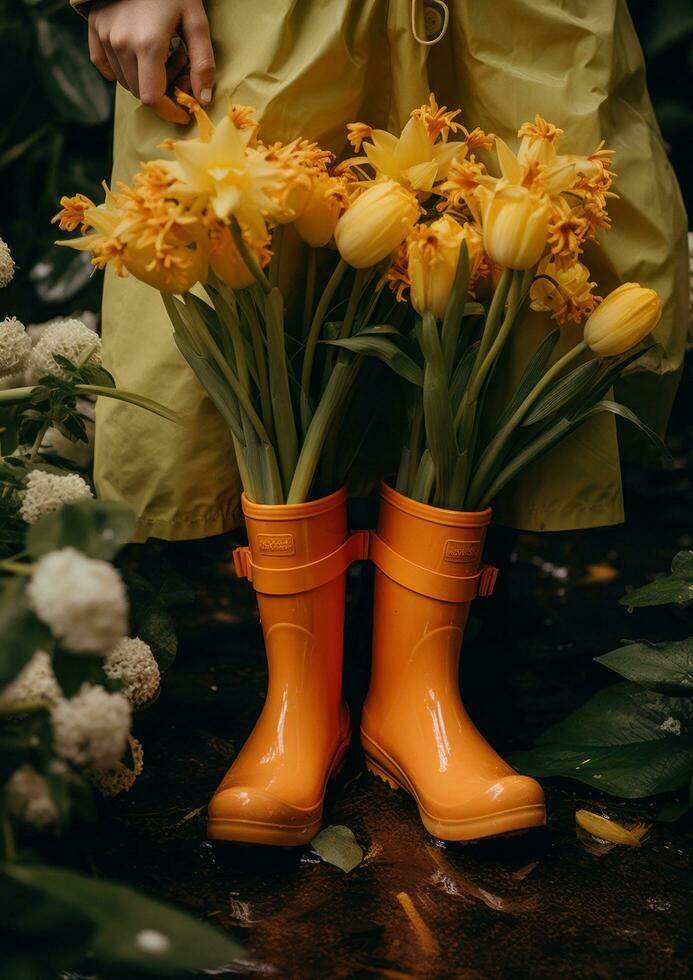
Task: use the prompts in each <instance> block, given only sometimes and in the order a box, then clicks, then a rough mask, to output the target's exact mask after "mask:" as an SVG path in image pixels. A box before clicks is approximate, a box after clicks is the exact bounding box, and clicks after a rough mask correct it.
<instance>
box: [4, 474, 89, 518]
mask: <svg viewBox="0 0 693 980" xmlns="http://www.w3.org/2000/svg"><path fill="white" fill-rule="evenodd" d="M91 497H93V494H92V492H91V490H90V488H89V485H88V484H87V482H86V481H85V480H83V479H82V477H81V476H78V475H77V474H76V473H70V474H68V475H67V476H61V475H59V474H57V473H46V472H45V471H44V470H33V471H32V472H31V473H30V474H29V477H28V479H27V481H26V487H25V489H24V490H22V492H21V500H22V503H21V507H20V510H19V514H20V516H21V518H22V520H23V521H26V523H27V524H36V522H37V521H40V520H41V518H42V517H45V516H46V515H47V514H52V513H53V512H54V511H56V510H60V508H61V507H63V506H64V505H65V504H74V503H76V502H77V501H78V500H88V499H89V498H91Z"/></svg>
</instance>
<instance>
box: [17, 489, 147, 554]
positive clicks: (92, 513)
mask: <svg viewBox="0 0 693 980" xmlns="http://www.w3.org/2000/svg"><path fill="white" fill-rule="evenodd" d="M135 522H136V517H135V512H134V511H133V510H132V508H131V507H129V506H128V505H127V504H123V503H119V502H117V501H107V500H83V501H80V502H79V503H75V504H67V505H66V506H65V507H61V508H60V510H58V511H56V512H55V513H54V514H49V515H48V516H47V517H44V518H43V519H42V520H40V521H39V522H38V523H37V524H32V525H31V527H30V528H29V530H28V532H27V538H26V547H27V551H28V552H29V554H30V555H31V557H32V558H40V557H41V555H45V554H46V553H47V552H49V551H56V550H57V549H59V548H67V547H72V548H77V550H78V551H82V552H84V554H85V555H88V556H89V557H90V558H103V559H105V560H107V561H110V559H112V558H113V557H114V556H115V555H116V554H117V553H118V552H119V551H120V549H121V548H122V547H123V545H125V544H127V543H128V542H129V541H130V539H131V538H132V534H133V531H134V529H135Z"/></svg>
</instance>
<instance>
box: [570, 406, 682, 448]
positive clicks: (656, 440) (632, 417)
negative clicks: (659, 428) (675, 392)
mask: <svg viewBox="0 0 693 980" xmlns="http://www.w3.org/2000/svg"><path fill="white" fill-rule="evenodd" d="M600 412H610V413H611V414H612V415H618V416H619V417H620V418H622V419H626V421H628V422H631V423H632V424H633V425H635V426H637V428H638V429H640V431H641V432H642V434H643V435H644V436H646V437H647V439H648V440H649V441H650V442H651V443H652V445H653V446H654V448H655V449H656V450H657V452H658V453H659V455H660V456H661V457H662V459H664V460H666V461H667V462H669V463H671V462H673V457H672V455H671V453H670V452H669V449H668V448H667V446H666V443H665V442H664V440H663V439H661V438H660V436H659V435H657V433H656V432H655V431H654V429H651V428H650V427H649V425H646V424H645V423H644V422H643V421H642V420H641V419H639V418H638V416H637V415H636V414H635V412H633V411H631V409H630V408H628V407H627V406H626V405H621V404H620V403H619V402H612V401H600V402H597V404H596V405H593V406H592V408H590V409H588V410H587V411H585V412H582V413H581V414H580V415H579V416H578V418H579V419H580V421H582V420H584V419H587V418H589V417H590V416H591V415H598V414H599V413H600Z"/></svg>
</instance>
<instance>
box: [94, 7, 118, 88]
mask: <svg viewBox="0 0 693 980" xmlns="http://www.w3.org/2000/svg"><path fill="white" fill-rule="evenodd" d="M88 37H89V58H90V60H91V63H92V65H93V66H94V67H95V68H97V69H98V70H99V71H100V72H101V74H102V75H103V77H104V78H105V79H107V80H108V81H109V82H114V81H115V78H116V77H115V75H114V74H113V69H112V68H111V66H110V64H109V62H108V58H107V57H106V52H105V51H104V47H103V44H102V43H101V41H100V39H99V35H98V34H97V33H96V29H95V27H94V21H93V19H92V18H91V17H90V18H89V30H88Z"/></svg>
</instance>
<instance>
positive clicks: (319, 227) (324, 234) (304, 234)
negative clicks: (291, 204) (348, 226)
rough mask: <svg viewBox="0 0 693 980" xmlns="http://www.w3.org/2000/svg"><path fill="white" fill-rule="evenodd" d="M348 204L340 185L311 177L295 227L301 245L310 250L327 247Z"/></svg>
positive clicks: (322, 177)
mask: <svg viewBox="0 0 693 980" xmlns="http://www.w3.org/2000/svg"><path fill="white" fill-rule="evenodd" d="M347 203H348V196H347V193H346V189H345V185H344V181H343V180H340V179H339V178H338V177H330V176H328V175H327V174H321V175H319V176H318V177H314V178H313V180H312V182H311V189H310V193H309V195H308V199H307V201H306V202H305V205H304V207H303V210H302V211H301V213H300V214H299V216H298V217H297V218H296V222H295V227H296V231H297V232H298V233H299V235H300V236H301V238H302V239H303V241H304V242H306V243H307V244H308V245H311V246H312V247H313V248H322V246H324V245H327V243H328V242H329V241H330V239H331V238H332V236H333V234H334V230H335V226H336V224H337V221H338V220H339V217H340V215H341V214H342V213H343V211H344V209H345V208H346V206H347Z"/></svg>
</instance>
